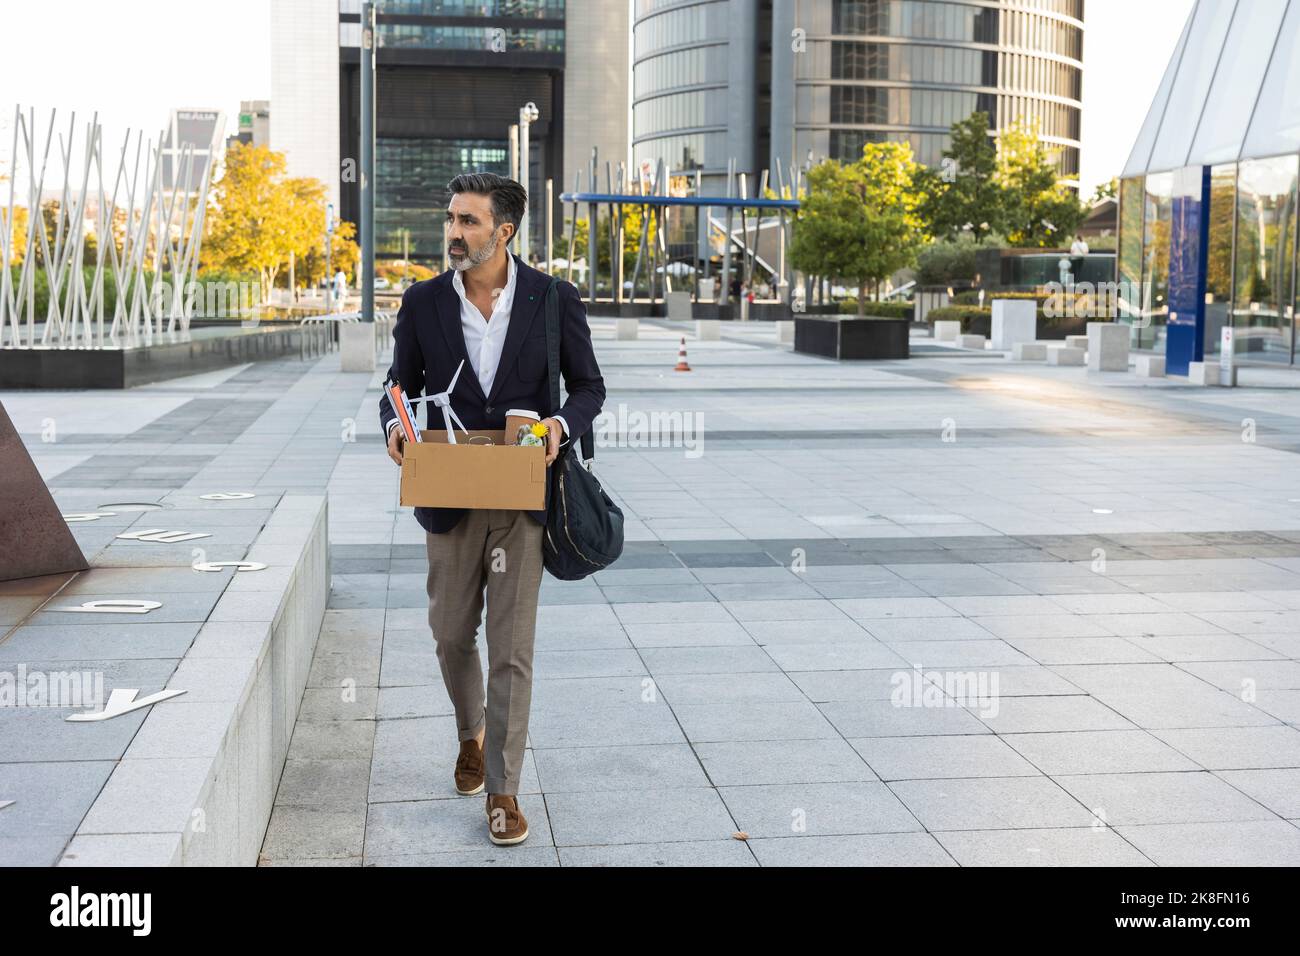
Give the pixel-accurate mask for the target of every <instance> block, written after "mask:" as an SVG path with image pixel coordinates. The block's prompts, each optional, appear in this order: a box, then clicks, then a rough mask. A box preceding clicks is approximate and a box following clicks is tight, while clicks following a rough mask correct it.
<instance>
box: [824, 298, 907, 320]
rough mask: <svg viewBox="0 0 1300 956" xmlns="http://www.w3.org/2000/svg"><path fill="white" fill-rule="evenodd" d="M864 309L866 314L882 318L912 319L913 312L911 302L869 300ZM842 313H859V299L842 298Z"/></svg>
mask: <svg viewBox="0 0 1300 956" xmlns="http://www.w3.org/2000/svg"><path fill="white" fill-rule="evenodd" d="M863 311H864V313H865V314H866V315H870V316H875V317H876V318H881V319H910V318H911V317H912V314H913V310H912V304H911V303H910V302H868V303H867V307H866V309H865V310H863ZM840 313H841V314H842V315H857V314H858V301H857V299H843V300H841V301H840Z"/></svg>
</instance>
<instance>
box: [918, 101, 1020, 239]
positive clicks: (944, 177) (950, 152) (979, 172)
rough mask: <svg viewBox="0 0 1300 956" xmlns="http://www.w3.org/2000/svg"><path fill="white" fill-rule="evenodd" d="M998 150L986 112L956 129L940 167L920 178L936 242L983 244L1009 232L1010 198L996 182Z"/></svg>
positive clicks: (924, 206)
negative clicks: (963, 238)
mask: <svg viewBox="0 0 1300 956" xmlns="http://www.w3.org/2000/svg"><path fill="white" fill-rule="evenodd" d="M997 171H998V150H997V146H996V145H995V144H994V142H993V139H992V137H990V136H989V117H988V114H987V113H972V114H971V115H970V116H968V117H967V118H966V119H964V120H961V121H959V122H957V123H954V124H953V125H952V145H951V146H950V147H949V148H948V149H947V150H945V151H944V154H943V161H942V162H941V163H940V164H939V166H938V167H937V168H929V169H925V170H924V171H923V172H922V173H921V179H920V185H921V187H922V189H923V191H924V193H925V200H924V201H923V202H922V204H921V216H922V217H923V218H924V219H925V221H926V223H927V224H928V225H929V228H930V231H931V232H932V233H933V234H934V236H935V237H936V238H939V239H947V238H953V237H955V236H958V235H969V236H974V237H975V238H977V239H984V238H987V237H989V236H991V235H994V234H997V233H1001V232H1002V231H1003V230H1004V229H1005V227H1006V206H1007V197H1006V194H1005V192H1004V190H1003V188H1002V186H1001V185H1000V184H999V182H998V181H997Z"/></svg>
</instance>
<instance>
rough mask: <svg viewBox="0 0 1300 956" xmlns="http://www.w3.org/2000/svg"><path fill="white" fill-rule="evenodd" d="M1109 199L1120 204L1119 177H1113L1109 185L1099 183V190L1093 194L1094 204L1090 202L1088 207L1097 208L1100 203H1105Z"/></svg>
mask: <svg viewBox="0 0 1300 956" xmlns="http://www.w3.org/2000/svg"><path fill="white" fill-rule="evenodd" d="M1107 199H1113V200H1114V201H1115V202H1119V177H1118V176H1114V177H1112V178H1111V181H1110V182H1108V183H1098V184H1097V188H1096V189H1095V190H1093V193H1092V202H1090V203H1089V204H1088V205H1089V206H1096V205H1097V204H1098V203H1103V202H1105V201H1106V200H1107Z"/></svg>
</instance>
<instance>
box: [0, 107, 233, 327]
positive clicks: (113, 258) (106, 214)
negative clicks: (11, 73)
mask: <svg viewBox="0 0 1300 956" xmlns="http://www.w3.org/2000/svg"><path fill="white" fill-rule="evenodd" d="M218 115H219V114H218ZM55 119H56V111H51V113H50V118H49V124H48V126H47V127H46V129H45V135H44V137H41V136H40V130H39V129H38V127H37V125H36V111H35V110H34V109H29V110H28V111H27V112H25V113H24V111H23V109H22V107H17V108H15V110H14V127H13V133H12V136H11V137H10V143H9V157H10V159H9V163H8V167H7V169H6V174H7V176H8V178H9V182H8V184H7V188H6V189H5V190H4V193H3V194H2V195H0V199H2V200H3V202H4V205H3V206H0V346H6V347H19V348H33V347H41V346H44V347H54V348H120V347H124V346H127V347H129V346H137V345H150V344H152V342H153V339H154V336H155V335H156V334H161V333H162V332H163V331H164V330H165V331H166V332H168V333H175V332H187V331H188V330H189V326H190V318H191V316H192V314H193V311H194V301H193V297H192V296H191V295H190V294H189V293H190V290H191V289H192V288H193V286H192V285H191V283H192V282H194V281H195V279H196V277H197V275H198V265H199V251H200V248H201V245H202V240H203V225H204V217H205V214H206V211H207V198H208V191H209V189H210V187H211V185H212V171H213V165H214V161H215V156H214V155H213V154H214V150H213V149H212V148H211V146H208V147H207V148H203V149H196V148H195V146H194V145H193V144H180V143H176V144H174V145H172V146H171V147H170V149H168V150H166V151H165V150H164V143H165V142H167V141H168V139H167V134H166V133H162V134H160V135H159V137H158V139H157V141H156V143H155V141H153V140H145V138H144V135H143V134H142V133H135V134H134V135H135V150H134V156H132V150H131V138H132V135H133V134H132V132H131V131H130V130H128V131H127V133H126V135H125V136H124V138H123V140H122V148H121V150H120V151H119V153H118V162H117V170H116V172H115V173H114V174H113V175H112V186H111V190H106V189H105V175H104V165H105V163H104V155H103V151H104V133H103V128H102V127H101V126H100V124H99V116H98V114H96V115H95V116H93V117H92V118H91V120H90V122H89V123H87V124H86V126H85V132H84V133H83V135H82V139H81V144H80V148H79V149H78V148H77V144H76V142H75V133H76V114H75V113H73V114H71V116H70V117H69V120H68V128H67V133H66V135H65V134H64V133H62V132H60V133H58V135H57V140H58V154H57V157H58V159H59V161H60V162H61V164H62V168H63V182H62V183H61V185H60V186H59V190H58V195H59V199H58V205H57V208H54V207H53V206H52V205H50V204H49V203H45V204H44V205H43V204H42V200H43V199H44V197H45V195H46V174H47V172H48V171H49V169H50V151H51V148H52V147H53V146H54V143H55V139H56V136H55ZM220 127H221V124H220V120H219V119H218V120H217V121H216V123H215V126H214V128H215V129H217V130H220ZM74 157H76V158H78V159H79V160H80V166H79V167H78V166H76V165H74V163H73V159H74ZM142 161H143V165H142ZM165 163H166V164H167V172H168V175H167V176H164V164H165ZM200 166H201V169H200ZM20 178H21V179H22V180H23V181H25V183H26V197H25V203H24V202H23V197H22V195H21V190H20V187H19V180H20ZM19 209H25V210H26V215H27V235H26V238H25V242H23V241H20V240H21V239H22V237H21V236H19V234H18V232H17V229H16V228H15V226H16V222H15V217H16V215H17V210H19ZM47 212H48V213H49V214H50V215H51V217H52V219H53V221H52V222H51V223H49V225H48V228H47V223H46V214H47ZM88 229H89V230H90V231H93V234H94V236H95V239H96V243H97V246H96V249H95V252H94V256H93V262H87V261H86V259H87V244H86V239H87V235H88ZM50 233H52V234H53V235H52V236H51V234H50ZM38 259H39V261H38ZM38 272H39V273H41V274H43V275H44V277H45V282H44V285H45V287H46V290H47V295H46V304H45V308H44V310H43V312H44V314H43V315H38V314H37V307H36V306H37V292H38V288H37V282H36V279H37V274H38ZM110 275H111V277H112V281H113V286H114V288H115V290H116V297H115V301H114V304H113V308H112V315H111V319H110V324H109V326H108V329H107V330H105V312H106V309H105V304H106V302H107V282H106V280H107V279H108V277H109V276H110ZM164 323H165V329H164ZM38 327H39V334H38Z"/></svg>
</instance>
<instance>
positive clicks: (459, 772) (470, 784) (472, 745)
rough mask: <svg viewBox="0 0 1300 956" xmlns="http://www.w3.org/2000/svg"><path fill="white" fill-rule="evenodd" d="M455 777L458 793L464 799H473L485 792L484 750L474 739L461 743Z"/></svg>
mask: <svg viewBox="0 0 1300 956" xmlns="http://www.w3.org/2000/svg"><path fill="white" fill-rule="evenodd" d="M454 776H455V779H456V792H457V793H459V794H460V795H461V796H462V797H472V796H474V794H476V793H482V792H483V780H484V777H485V771H484V767H483V748H482V747H481V746H480V745H479V742H478V741H477V740H475V739H474V738H473V737H471V738H470V739H469V740H462V741H461V742H460V756H459V757H457V758H456V772H455V774H454Z"/></svg>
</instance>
